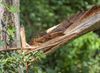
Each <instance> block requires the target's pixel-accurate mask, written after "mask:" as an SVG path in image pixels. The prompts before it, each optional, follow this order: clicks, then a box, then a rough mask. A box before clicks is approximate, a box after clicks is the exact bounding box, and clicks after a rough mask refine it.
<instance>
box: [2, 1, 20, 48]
mask: <svg viewBox="0 0 100 73" xmlns="http://www.w3.org/2000/svg"><path fill="white" fill-rule="evenodd" d="M1 3H2V4H3V5H4V6H3V10H4V12H3V13H2V14H1V13H0V15H1V17H0V28H1V33H0V36H1V37H0V40H2V41H3V42H4V46H2V47H0V48H5V49H7V48H13V47H16V48H20V47H21V45H20V34H19V33H20V32H19V30H20V22H19V12H10V9H11V7H12V8H13V7H14V8H16V9H17V10H16V11H18V10H19V0H2V2H1ZM12 28H13V29H14V30H13V29H12ZM12 36H13V37H12Z"/></svg>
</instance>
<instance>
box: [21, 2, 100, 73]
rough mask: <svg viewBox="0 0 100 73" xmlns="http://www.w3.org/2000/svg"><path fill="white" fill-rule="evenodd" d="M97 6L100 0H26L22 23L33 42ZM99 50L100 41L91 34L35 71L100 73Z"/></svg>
mask: <svg viewBox="0 0 100 73" xmlns="http://www.w3.org/2000/svg"><path fill="white" fill-rule="evenodd" d="M96 4H99V5H100V0H26V1H24V0H22V1H21V23H22V24H24V25H25V27H26V34H28V35H27V39H28V40H30V38H32V37H33V36H35V35H37V33H39V32H41V31H44V30H46V29H47V28H49V27H51V26H53V25H55V24H58V23H59V22H61V21H62V20H64V19H68V17H70V16H71V15H73V14H75V13H77V12H78V11H83V10H87V9H88V8H91V7H92V6H93V5H96ZM29 22H30V23H29ZM27 29H28V30H27ZM37 29H38V30H37ZM98 51H100V38H98V37H97V36H96V35H95V34H93V33H89V34H87V35H85V36H83V37H81V38H79V39H77V40H75V41H73V42H71V43H69V44H68V45H66V46H63V47H62V48H60V49H59V50H58V51H57V52H56V53H55V54H53V55H51V56H50V57H49V58H48V59H47V60H46V62H43V63H42V64H41V63H39V64H38V65H36V69H37V71H35V70H36V69H34V70H33V71H35V72H36V73H39V71H41V72H42V73H44V72H46V73H99V72H100V63H99V62H100V56H99V54H98V53H99V52H98ZM33 66H34V65H33ZM38 70H39V71H38ZM30 73H32V72H30Z"/></svg>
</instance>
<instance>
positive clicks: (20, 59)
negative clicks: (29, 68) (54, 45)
mask: <svg viewBox="0 0 100 73" xmlns="http://www.w3.org/2000/svg"><path fill="white" fill-rule="evenodd" d="M33 58H36V59H37V60H42V59H44V58H45V55H44V54H43V52H42V51H37V52H31V53H30V54H28V55H26V54H25V52H22V53H21V54H19V53H18V52H15V51H13V52H0V73H18V72H19V71H21V72H25V71H26V64H27V63H29V62H30V61H31V60H32V59H33ZM30 63H31V62H30ZM34 68H35V67H34Z"/></svg>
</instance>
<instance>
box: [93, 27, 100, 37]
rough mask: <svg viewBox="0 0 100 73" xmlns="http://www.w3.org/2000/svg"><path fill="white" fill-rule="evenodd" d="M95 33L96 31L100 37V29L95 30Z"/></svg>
mask: <svg viewBox="0 0 100 73" xmlns="http://www.w3.org/2000/svg"><path fill="white" fill-rule="evenodd" d="M94 33H96V34H97V35H99V37H100V29H98V30H95V31H94Z"/></svg>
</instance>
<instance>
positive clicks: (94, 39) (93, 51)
mask: <svg viewBox="0 0 100 73" xmlns="http://www.w3.org/2000/svg"><path fill="white" fill-rule="evenodd" d="M44 64H45V65H44ZM41 68H45V71H46V73H99V72H100V38H98V36H97V35H96V34H93V33H88V34H86V35H84V36H82V37H80V38H78V39H76V40H74V41H72V42H70V43H69V44H67V45H66V46H63V47H61V48H59V50H58V51H57V52H56V53H54V54H53V55H51V56H50V57H49V58H48V59H47V61H46V62H44V63H43V67H41Z"/></svg>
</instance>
